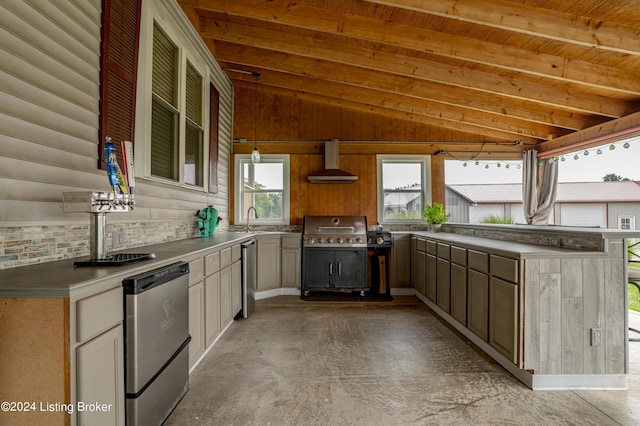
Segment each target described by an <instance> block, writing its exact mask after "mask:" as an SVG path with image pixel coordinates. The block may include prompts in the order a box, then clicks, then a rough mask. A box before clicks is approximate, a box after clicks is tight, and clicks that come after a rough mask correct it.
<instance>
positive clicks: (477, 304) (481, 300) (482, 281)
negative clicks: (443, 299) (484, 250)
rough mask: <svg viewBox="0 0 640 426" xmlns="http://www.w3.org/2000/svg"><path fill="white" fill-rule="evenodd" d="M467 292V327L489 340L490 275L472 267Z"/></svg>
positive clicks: (483, 338)
mask: <svg viewBox="0 0 640 426" xmlns="http://www.w3.org/2000/svg"><path fill="white" fill-rule="evenodd" d="M467 292H468V298H467V328H468V329H469V330H471V331H472V332H473V333H474V334H475V335H477V336H478V337H480V338H481V339H482V340H484V341H489V276H488V275H485V274H483V273H480V272H477V271H474V270H471V269H470V270H469V275H468V288H467Z"/></svg>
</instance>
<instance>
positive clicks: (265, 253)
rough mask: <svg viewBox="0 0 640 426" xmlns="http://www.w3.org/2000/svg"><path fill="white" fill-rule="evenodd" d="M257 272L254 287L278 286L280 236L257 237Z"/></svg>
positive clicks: (270, 287)
mask: <svg viewBox="0 0 640 426" xmlns="http://www.w3.org/2000/svg"><path fill="white" fill-rule="evenodd" d="M257 258H258V274H257V281H258V282H257V284H256V289H257V290H258V291H262V290H270V289H274V288H279V287H280V237H259V238H258V253H257Z"/></svg>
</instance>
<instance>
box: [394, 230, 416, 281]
mask: <svg viewBox="0 0 640 426" xmlns="http://www.w3.org/2000/svg"><path fill="white" fill-rule="evenodd" d="M391 238H392V242H393V243H392V247H391V261H390V262H391V274H390V275H391V276H390V277H389V278H390V281H391V287H409V286H411V234H392V235H391Z"/></svg>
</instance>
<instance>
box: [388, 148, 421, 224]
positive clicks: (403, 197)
mask: <svg viewBox="0 0 640 426" xmlns="http://www.w3.org/2000/svg"><path fill="white" fill-rule="evenodd" d="M377 162H378V218H379V221H380V222H381V223H407V222H409V223H410V222H422V221H423V218H422V209H423V207H424V205H425V204H427V203H430V202H431V190H430V185H429V184H428V182H430V179H429V176H430V174H431V167H430V166H431V162H430V159H429V157H428V156H397V155H379V156H378V157H377Z"/></svg>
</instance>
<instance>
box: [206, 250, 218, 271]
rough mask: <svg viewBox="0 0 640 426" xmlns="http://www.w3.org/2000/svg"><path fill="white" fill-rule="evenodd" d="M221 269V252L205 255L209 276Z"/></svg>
mask: <svg viewBox="0 0 640 426" xmlns="http://www.w3.org/2000/svg"><path fill="white" fill-rule="evenodd" d="M219 270H220V252H217V253H213V254H209V255H207V256H205V257H204V272H205V274H206V275H207V276H209V275H211V274H213V273H214V272H218V271H219Z"/></svg>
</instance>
